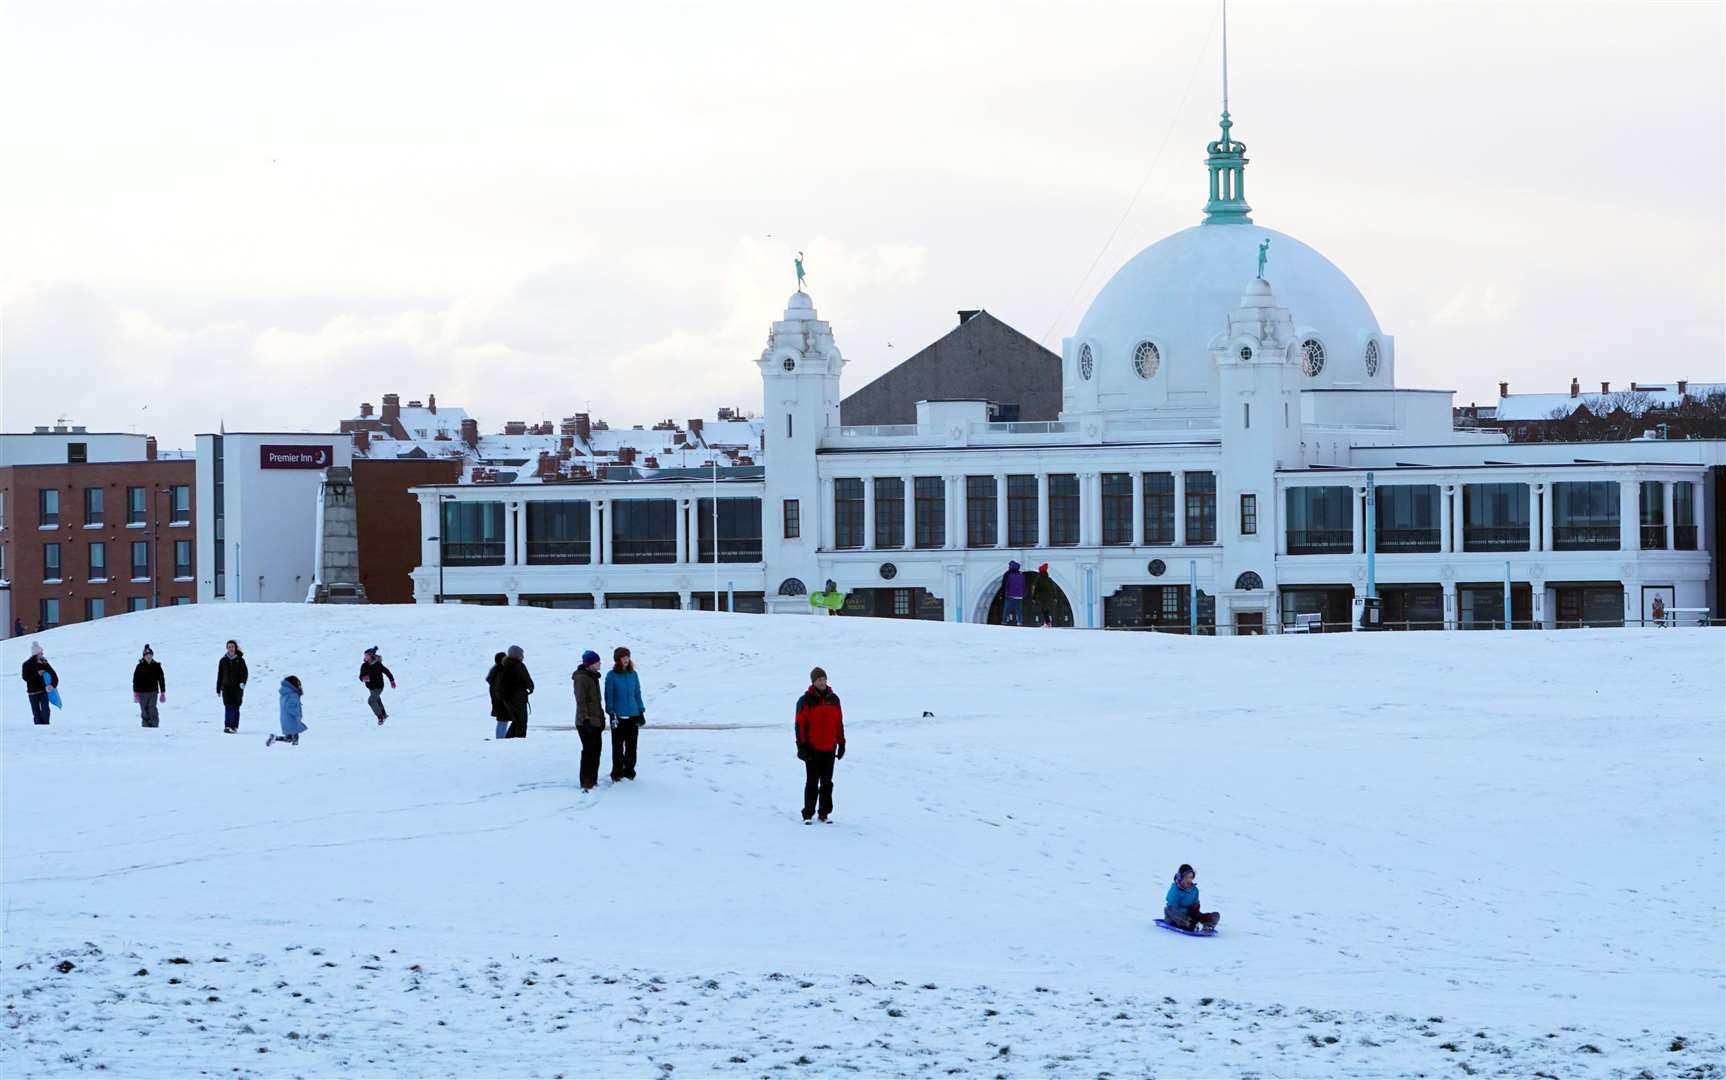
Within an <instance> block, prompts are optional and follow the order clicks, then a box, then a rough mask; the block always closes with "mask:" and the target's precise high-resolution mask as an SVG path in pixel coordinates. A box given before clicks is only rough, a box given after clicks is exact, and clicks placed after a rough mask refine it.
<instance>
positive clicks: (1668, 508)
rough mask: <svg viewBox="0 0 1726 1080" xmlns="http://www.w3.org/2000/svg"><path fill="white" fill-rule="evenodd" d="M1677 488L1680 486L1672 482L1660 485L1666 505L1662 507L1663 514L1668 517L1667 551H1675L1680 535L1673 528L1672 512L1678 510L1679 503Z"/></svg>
mask: <svg viewBox="0 0 1726 1080" xmlns="http://www.w3.org/2000/svg"><path fill="white" fill-rule="evenodd" d="M1677 487H1678V485H1677V484H1676V483H1674V482H1673V481H1671V480H1663V481H1661V483H1660V488H1661V495H1662V497H1663V499H1664V504H1663V507H1662V513H1664V514H1665V516H1666V517H1665V520H1666V550H1667V551H1672V550H1674V549H1675V547H1676V542H1677V539H1678V534H1677V533H1676V532H1674V531H1673V527H1674V526H1673V522H1672V512H1673V510H1674V509H1676V505H1675V504H1676V502H1677V498H1676V495H1675V492H1674V489H1676V488H1677Z"/></svg>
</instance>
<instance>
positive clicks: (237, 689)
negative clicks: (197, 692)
mask: <svg viewBox="0 0 1726 1080" xmlns="http://www.w3.org/2000/svg"><path fill="white" fill-rule="evenodd" d="M249 675H250V672H248V671H247V670H246V654H245V653H243V652H241V651H240V643H239V642H237V641H235V640H233V639H232V638H230V639H228V651H227V652H225V653H223V654H222V658H221V659H220V660H218V661H217V662H216V695H217V696H218V697H220V698H221V699H222V733H223V734H224V735H232V734H234V733H235V732H237V731H239V730H240V702H241V701H243V700H245V697H246V679H247V677H248V676H249Z"/></svg>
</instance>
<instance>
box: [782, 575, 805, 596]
mask: <svg viewBox="0 0 1726 1080" xmlns="http://www.w3.org/2000/svg"><path fill="white" fill-rule="evenodd" d="M779 595H780V596H808V595H809V590H808V589H805V588H804V587H803V583H802V582H801V581H798V580H797V579H796V578H794V577H788V578H786V579H785V580H784V581H781V582H780V583H779Z"/></svg>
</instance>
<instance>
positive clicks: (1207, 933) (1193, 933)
mask: <svg viewBox="0 0 1726 1080" xmlns="http://www.w3.org/2000/svg"><path fill="white" fill-rule="evenodd" d="M1157 925H1158V926H1160V927H1162V928H1163V929H1164V930H1168V931H1172V932H1173V933H1176V934H1185V935H1187V936H1188V937H1216V936H1217V932H1216V931H1215V930H1182V929H1181V928H1180V927H1178V926H1176V925H1175V924H1173V923H1167V922H1164V921H1163V920H1161V919H1158V920H1157Z"/></svg>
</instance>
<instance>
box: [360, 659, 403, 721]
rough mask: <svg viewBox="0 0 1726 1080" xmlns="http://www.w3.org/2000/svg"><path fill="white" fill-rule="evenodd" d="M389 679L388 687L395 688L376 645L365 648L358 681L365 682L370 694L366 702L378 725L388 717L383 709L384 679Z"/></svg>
mask: <svg viewBox="0 0 1726 1080" xmlns="http://www.w3.org/2000/svg"><path fill="white" fill-rule="evenodd" d="M385 679H388V680H389V681H390V689H391V690H394V689H395V688H396V677H395V674H394V673H393V672H391V671H390V669H389V668H387V667H384V658H383V657H381V656H379V655H378V647H377V646H376V645H373V646H372V647H371V648H369V649H367V650H366V656H365V659H364V660H361V661H360V682H363V683H365V684H366V689H367V690H370V691H371V696H370V697H368V698H366V704H367V705H370V706H371V707H372V715H373V716H375V717H377V718H378V726H380V727H381V726H383V722H384V721H385V720H388V719H389V718H390V714H389V713H387V712H385V711H384V680H385Z"/></svg>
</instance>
